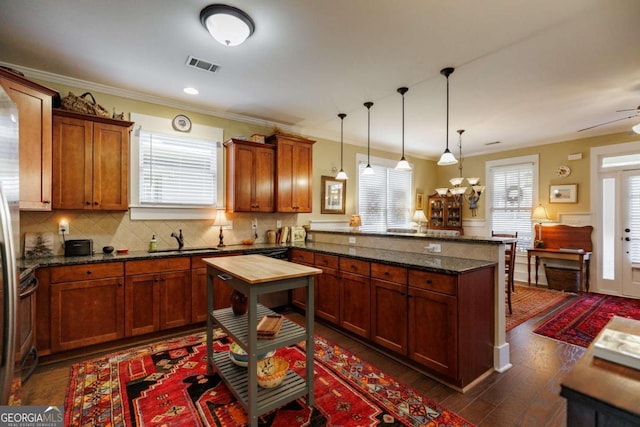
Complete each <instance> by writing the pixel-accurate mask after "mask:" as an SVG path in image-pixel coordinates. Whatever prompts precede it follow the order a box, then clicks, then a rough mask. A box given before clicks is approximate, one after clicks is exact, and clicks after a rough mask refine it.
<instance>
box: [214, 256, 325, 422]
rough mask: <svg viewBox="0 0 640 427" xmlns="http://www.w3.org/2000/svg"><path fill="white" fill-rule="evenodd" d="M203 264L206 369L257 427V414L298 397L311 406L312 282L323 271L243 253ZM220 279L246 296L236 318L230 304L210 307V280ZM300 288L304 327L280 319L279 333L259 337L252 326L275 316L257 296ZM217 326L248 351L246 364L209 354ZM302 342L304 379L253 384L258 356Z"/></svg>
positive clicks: (291, 375)
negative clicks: (270, 385) (303, 297)
mask: <svg viewBox="0 0 640 427" xmlns="http://www.w3.org/2000/svg"><path fill="white" fill-rule="evenodd" d="M203 261H204V263H205V264H207V310H208V311H207V312H208V313H209V315H208V316H207V361H208V369H207V371H208V373H209V374H212V373H213V367H215V368H216V370H217V372H218V374H219V375H220V377H221V378H222V379H223V380H224V382H225V383H226V384H227V385H228V386H229V389H230V390H231V392H232V393H233V394H234V395H235V396H236V398H237V399H238V402H239V403H240V404H241V405H242V407H243V408H244V409H245V410H246V411H247V415H248V421H249V424H250V425H251V426H252V427H257V425H258V417H259V416H260V415H261V414H264V413H265V412H268V411H271V410H273V409H276V408H278V407H280V406H282V405H284V404H286V403H288V402H291V401H293V400H295V399H297V398H299V397H301V396H304V395H306V396H307V402H306V403H307V405H308V406H310V407H311V406H313V367H314V365H313V352H314V342H313V296H314V293H313V282H314V276H315V275H316V274H320V273H322V270H320V269H318V268H315V267H308V266H304V265H300V264H295V263H292V262H288V261H284V260H280V259H274V258H269V257H266V256H264V255H244V256H228V257H216V258H205V259H204V260H203ZM216 280H219V281H222V282H223V283H225V284H226V285H228V286H230V287H232V288H233V289H235V290H237V291H240V292H242V293H243V294H245V295H246V296H247V307H248V310H247V313H246V314H243V315H239V316H236V315H234V314H233V311H232V309H231V308H230V307H227V308H223V309H219V310H213V283H214V281H216ZM296 288H305V289H306V291H307V292H306V297H307V307H308V308H307V311H306V316H305V317H306V319H305V327H304V328H303V327H301V326H299V325H297V324H296V323H294V322H292V321H290V320H288V319H284V322H283V325H282V327H281V329H280V332H279V334H278V336H277V337H276V338H274V339H258V336H257V325H258V321H259V320H260V319H261V317H262V316H264V315H267V314H275V313H273V312H272V311H271V310H269V309H268V308H266V307H264V306H262V305H260V304H258V295H262V294H266V293H271V292H278V291H285V290H289V289H296ZM214 322H215V323H216V324H217V325H219V326H220V327H221V328H222V329H223V330H224V331H225V332H226V333H227V334H228V335H229V336H230V337H231V338H232V339H233V341H234V342H235V343H237V344H238V345H239V346H240V347H241V348H242V349H243V350H244V351H246V353H247V355H248V364H247V367H246V368H243V367H238V366H236V365H235V364H233V363H232V362H231V361H230V359H229V357H228V352H227V351H225V352H217V353H215V354H214V352H213V324H214ZM302 340H306V341H307V350H306V356H307V358H306V378H305V379H302V378H301V377H299V376H298V375H297V374H296V373H294V372H293V371H292V370H289V371H288V372H287V376H286V377H285V379H284V382H283V383H282V384H280V385H279V386H278V387H275V388H270V389H265V388H258V381H257V371H258V369H257V361H258V355H260V354H265V353H268V352H270V351H273V350H276V349H278V348H280V347H285V346H289V345H293V344H296V343H298V342H300V341H302Z"/></svg>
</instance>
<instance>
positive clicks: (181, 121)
mask: <svg viewBox="0 0 640 427" xmlns="http://www.w3.org/2000/svg"><path fill="white" fill-rule="evenodd" d="M171 125H172V126H173V128H174V129H175V130H177V131H179V132H189V131H190V130H191V119H190V118H189V117H187V116H185V115H184V114H178V115H177V116H175V117H174V118H173V120H172V121H171Z"/></svg>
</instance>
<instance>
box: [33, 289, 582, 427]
mask: <svg viewBox="0 0 640 427" xmlns="http://www.w3.org/2000/svg"><path fill="white" fill-rule="evenodd" d="M572 301H573V298H568V299H567V300H565V301H564V302H562V304H561V305H559V306H556V307H554V308H552V309H550V310H548V311H547V312H545V313H542V314H540V315H538V316H536V317H534V318H532V319H530V320H528V321H527V322H525V323H523V324H521V325H519V326H518V327H516V328H514V329H513V330H511V331H509V332H508V333H507V341H508V342H509V343H510V348H511V363H512V364H513V367H512V368H511V369H509V370H508V371H506V372H504V373H501V374H500V373H495V372H494V373H492V374H491V375H489V376H488V377H487V378H485V379H484V380H483V381H482V382H480V383H479V384H477V385H476V386H475V387H473V388H472V389H471V390H469V391H468V392H467V393H465V394H461V393H458V392H456V391H454V390H452V389H450V388H448V387H446V386H444V385H442V384H440V383H438V382H436V381H434V380H432V379H430V378H428V377H426V376H424V375H422V374H420V373H417V372H416V371H414V370H412V369H410V368H407V367H405V366H404V365H402V364H399V363H397V362H396V361H394V360H393V359H390V358H388V357H385V356H383V355H381V354H380V353H378V352H376V351H375V350H372V349H371V348H369V347H367V346H365V345H363V344H362V343H360V342H358V341H355V340H353V339H350V338H348V337H346V336H345V335H343V334H341V333H339V332H337V331H335V330H333V329H330V328H328V327H326V326H324V325H322V324H320V323H316V330H315V332H316V334H318V335H320V336H323V337H325V338H327V339H328V340H330V341H332V342H334V343H336V344H338V345H340V346H342V347H344V348H346V349H348V350H349V351H351V352H352V353H354V354H356V355H358V356H360V357H362V358H363V359H364V360H367V361H368V362H370V363H372V364H374V365H375V366H377V367H378V368H380V369H381V370H382V371H384V372H386V373H387V374H389V375H392V376H394V377H395V378H397V379H398V380H400V381H402V382H403V383H405V384H407V385H409V386H411V387H413V388H415V389H417V390H418V391H420V392H422V393H423V394H424V395H425V396H427V397H429V398H431V399H433V400H435V401H436V402H438V403H440V404H442V405H443V406H445V407H446V408H448V409H450V410H452V411H455V412H456V413H458V414H459V415H461V416H463V417H464V418H466V419H467V420H469V421H470V422H472V423H474V424H477V425H478V426H480V427H482V426H491V427H496V426H536V427H537V426H564V425H566V421H565V417H566V401H565V399H564V398H562V397H560V395H559V393H560V382H561V381H562V379H563V378H564V376H565V375H566V374H567V373H568V372H569V370H570V369H571V367H572V366H573V365H574V363H575V362H576V361H577V360H578V359H579V358H580V356H582V354H583V353H584V349H583V348H581V347H576V346H573V345H570V344H566V343H562V342H557V341H554V340H551V339H548V338H543V337H541V336H538V335H535V334H533V333H532V332H531V331H533V330H534V329H535V328H536V327H537V326H538V325H539V324H540V323H542V322H543V321H545V320H546V319H548V318H550V317H551V316H553V314H554V313H555V312H556V311H557V310H559V309H560V308H561V307H564V306H565V305H567V304H570V303H571V302H572ZM290 317H291V318H292V319H294V320H301V319H302V317H301V316H300V315H298V314H295V313H291V314H290ZM111 350H112V349H111ZM76 360H77V359H71V360H66V361H58V362H55V363H50V364H47V365H41V366H40V367H39V368H38V369H37V370H36V372H35V373H34V374H33V376H32V378H31V379H30V380H29V381H28V382H27V384H25V386H24V388H23V390H22V399H23V404H24V405H62V404H63V403H64V397H65V393H66V387H67V382H68V379H69V367H70V366H71V364H72V363H74V362H75V361H76Z"/></svg>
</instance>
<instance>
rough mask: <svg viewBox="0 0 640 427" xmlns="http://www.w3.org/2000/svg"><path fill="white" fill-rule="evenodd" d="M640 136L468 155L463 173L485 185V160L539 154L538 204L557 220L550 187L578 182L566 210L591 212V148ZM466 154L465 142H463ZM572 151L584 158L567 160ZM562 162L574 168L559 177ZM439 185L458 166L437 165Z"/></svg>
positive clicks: (466, 212)
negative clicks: (576, 195) (575, 201)
mask: <svg viewBox="0 0 640 427" xmlns="http://www.w3.org/2000/svg"><path fill="white" fill-rule="evenodd" d="M638 140H640V135H635V134H632V133H629V132H623V133H617V134H611V135H603V136H596V137H591V138H581V139H574V140H570V141H561V142H557V143H553V144H547V145H540V146H535V147H530V148H521V149H517V150H508V151H502V152H499V153H494V154H486V155H481V156H473V157H465V158H464V161H463V171H462V176H465V177H466V176H474V177H480V179H481V184H483V185H486V183H487V181H486V177H485V163H486V162H487V161H490V160H499V159H506V158H510V157H518V156H526V155H531V154H538V155H539V171H538V173H539V188H538V198H539V201H538V203H542V204H543V205H544V206H545V207H546V208H547V211H548V212H549V216H550V218H551V219H552V220H555V219H557V213H558V207H557V206H556V205H554V204H550V203H549V186H550V185H557V184H578V203H575V204H562V205H561V210H562V212H563V213H571V212H575V213H577V212H590V211H591V200H590V191H591V189H590V184H591V183H590V170H589V168H590V162H591V158H590V149H591V148H592V147H598V146H603V145H610V144H620V143H624V142H631V141H638ZM462 148H463V154H464V144H463V147H462ZM573 153H581V154H582V159H581V160H567V156H568V155H569V154H573ZM560 165H567V166H569V167H570V168H571V174H570V175H569V176H568V177H566V178H560V177H558V176H556V173H555V172H556V169H557V168H558V166H560ZM436 167H437V169H438V172H437V182H438V187H447V186H450V184H449V179H451V178H453V177H457V176H459V170H458V165H452V166H436ZM484 207H485V205H484V200H483V199H481V201H480V203H479V204H478V216H477V217H475V219H483V218H484V214H485V210H484ZM463 217H464V218H465V219H469V218H471V211H470V210H469V209H464V214H463Z"/></svg>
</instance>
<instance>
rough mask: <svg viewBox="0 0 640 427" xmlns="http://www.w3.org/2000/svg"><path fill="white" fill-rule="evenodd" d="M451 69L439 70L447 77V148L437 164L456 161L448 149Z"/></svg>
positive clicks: (450, 163)
mask: <svg viewBox="0 0 640 427" xmlns="http://www.w3.org/2000/svg"><path fill="white" fill-rule="evenodd" d="M453 70H455V68H453V67H447V68H443V69H442V70H440V74H442V75H443V76H445V77H446V78H447V148H446V149H445V150H444V153H442V156H440V160H438V165H439V166H447V165H455V164H456V163H458V161H457V160H456V158H455V157H454V155H453V154H451V151H449V76H450V75H451V73H453Z"/></svg>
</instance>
